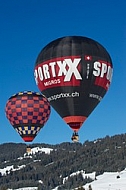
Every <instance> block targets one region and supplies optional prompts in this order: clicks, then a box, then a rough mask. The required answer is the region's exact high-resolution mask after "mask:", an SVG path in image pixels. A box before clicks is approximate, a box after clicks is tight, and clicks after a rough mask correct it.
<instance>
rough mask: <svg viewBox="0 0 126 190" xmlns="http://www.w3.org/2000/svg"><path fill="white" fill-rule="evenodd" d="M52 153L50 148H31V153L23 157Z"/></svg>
mask: <svg viewBox="0 0 126 190" xmlns="http://www.w3.org/2000/svg"><path fill="white" fill-rule="evenodd" d="M51 151H53V149H52V148H43V147H41V148H40V147H34V148H31V151H30V152H28V153H25V154H24V157H27V156H28V155H32V154H36V153H38V152H39V153H45V154H50V152H51Z"/></svg>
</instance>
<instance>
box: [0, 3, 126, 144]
mask: <svg viewBox="0 0 126 190" xmlns="http://www.w3.org/2000/svg"><path fill="white" fill-rule="evenodd" d="M125 8H126V2H125V0H120V1H115V0H106V1H101V0H97V1H92V0H60V1H59V0H53V1H52V0H46V1H45V0H18V1H17V0H13V1H11V0H0V67H1V68H0V96H1V98H0V121H1V122H0V143H6V142H16V143H19V142H23V140H22V139H21V137H20V136H19V135H18V134H17V132H16V131H15V130H14V129H13V127H12V126H11V125H10V123H9V121H8V120H7V118H6V116H5V111H4V109H5V104H6V102H7V100H8V98H9V97H10V96H11V95H13V94H14V93H18V92H20V91H24V90H32V91H36V92H39V89H38V87H37V86H36V84H35V80H34V75H33V71H34V65H35V61H36V58H37V56H38V53H39V52H40V50H41V49H42V48H43V47H44V46H45V45H47V44H48V43H49V42H51V41H52V40H55V39H57V38H59V37H63V36H72V35H80V36H86V37H89V38H92V39H94V40H96V41H98V42H99V43H101V44H102V45H103V46H104V47H105V48H106V49H107V51H108V52H109V54H110V56H111V58H112V61H113V66H114V73H113V79H112V83H111V86H110V89H109V90H108V92H107V94H106V95H105V97H104V99H103V100H102V101H101V103H100V104H99V105H98V106H97V107H96V109H95V110H94V111H93V112H92V114H91V115H90V116H89V117H88V119H87V120H86V121H85V123H84V124H83V126H82V127H81V129H80V131H79V135H80V142H82V143H83V142H84V141H86V140H94V139H97V138H102V137H105V136H106V135H110V136H112V135H116V134H122V133H125V132H126V98H125V97H126V74H125V72H126V11H125ZM71 135H72V130H71V129H70V128H69V127H68V125H66V124H65V123H64V121H63V120H62V119H61V118H60V116H59V115H58V114H57V113H56V112H55V110H53V109H52V111H51V115H50V118H49V120H48V122H47V123H46V125H45V126H44V128H43V129H42V130H41V131H40V133H39V134H38V136H37V137H36V138H35V140H34V141H33V142H34V143H37V142H42V143H48V144H57V143H62V142H71V139H70V138H71Z"/></svg>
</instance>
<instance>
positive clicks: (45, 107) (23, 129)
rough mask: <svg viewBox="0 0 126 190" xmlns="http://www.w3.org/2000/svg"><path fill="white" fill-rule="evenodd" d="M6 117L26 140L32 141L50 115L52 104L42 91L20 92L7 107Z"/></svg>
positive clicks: (10, 100)
mask: <svg viewBox="0 0 126 190" xmlns="http://www.w3.org/2000/svg"><path fill="white" fill-rule="evenodd" d="M5 113H6V117H7V118H8V120H9V121H10V123H11V125H12V126H13V127H14V129H15V130H16V131H17V132H18V133H19V135H20V136H21V137H22V138H23V140H24V141H25V142H31V141H33V139H34V138H35V137H36V135H37V134H38V132H39V131H40V129H41V128H42V127H43V126H44V124H45V123H46V121H47V120H48V118H49V116H50V104H49V102H48V100H47V99H46V98H45V97H44V96H43V95H41V94H40V93H36V92H32V91H24V92H19V93H17V94H14V95H13V96H11V97H10V98H9V99H8V101H7V103H6V107H5Z"/></svg>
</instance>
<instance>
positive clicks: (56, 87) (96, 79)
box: [34, 36, 113, 141]
mask: <svg viewBox="0 0 126 190" xmlns="http://www.w3.org/2000/svg"><path fill="white" fill-rule="evenodd" d="M112 73H113V66H112V60H111V57H110V55H109V53H108V52H107V50H106V49H105V48H104V47H103V46H102V45H101V44H99V43H98V42H96V41H95V40H93V39H90V38H87V37H83V36H67V37H62V38H58V39H56V40H54V41H52V42H50V43H49V44H48V45H46V46H45V47H44V48H43V49H42V50H41V52H40V53H39V55H38V57H37V59H36V63H35V70H34V76H35V81H36V84H37V86H38V88H39V90H40V91H41V92H42V93H43V94H44V95H45V96H46V97H47V99H48V100H49V102H50V104H51V105H52V107H53V108H54V109H55V110H56V111H57V112H58V113H59V115H60V116H61V117H62V118H63V120H64V121H65V122H66V123H67V124H68V125H69V126H70V127H71V129H72V130H73V131H74V133H73V136H72V140H73V141H78V130H79V129H80V127H81V126H82V124H83V123H84V121H85V120H86V119H87V118H88V116H89V115H90V114H91V112H92V111H93V110H94V108H95V107H96V106H97V105H98V103H99V102H100V101H101V100H102V98H103V97H104V95H105V94H106V92H107V90H108V88H109V86H110V83H111V79H112Z"/></svg>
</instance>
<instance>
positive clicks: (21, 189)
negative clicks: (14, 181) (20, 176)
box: [7, 187, 38, 190]
mask: <svg viewBox="0 0 126 190" xmlns="http://www.w3.org/2000/svg"><path fill="white" fill-rule="evenodd" d="M7 190H38V187H23V188H19V189H7Z"/></svg>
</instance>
